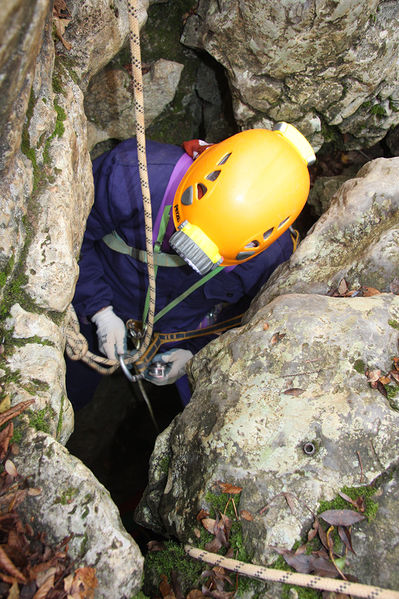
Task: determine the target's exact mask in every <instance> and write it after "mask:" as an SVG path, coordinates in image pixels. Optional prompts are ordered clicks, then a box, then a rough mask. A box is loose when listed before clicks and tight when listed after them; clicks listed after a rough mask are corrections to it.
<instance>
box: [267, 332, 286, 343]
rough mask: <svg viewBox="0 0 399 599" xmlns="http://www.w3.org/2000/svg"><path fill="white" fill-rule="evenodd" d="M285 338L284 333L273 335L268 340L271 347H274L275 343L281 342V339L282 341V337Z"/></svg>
mask: <svg viewBox="0 0 399 599" xmlns="http://www.w3.org/2000/svg"><path fill="white" fill-rule="evenodd" d="M285 336H286V333H279V332H277V333H274V335H273V337H272V338H271V339H270V343H271V344H272V345H276V343H278V342H279V341H281V339H284V337H285Z"/></svg>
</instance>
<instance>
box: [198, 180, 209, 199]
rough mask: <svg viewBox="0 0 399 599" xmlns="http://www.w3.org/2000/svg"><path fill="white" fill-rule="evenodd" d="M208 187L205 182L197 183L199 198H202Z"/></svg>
mask: <svg viewBox="0 0 399 599" xmlns="http://www.w3.org/2000/svg"><path fill="white" fill-rule="evenodd" d="M207 191H208V190H207V188H206V187H205V185H204V184H203V183H198V184H197V198H198V199H199V200H200V199H201V198H202V197H203V196H204V195H205V194H206V192H207Z"/></svg>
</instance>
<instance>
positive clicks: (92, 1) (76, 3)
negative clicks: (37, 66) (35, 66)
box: [57, 0, 149, 89]
mask: <svg viewBox="0 0 399 599" xmlns="http://www.w3.org/2000/svg"><path fill="white" fill-rule="evenodd" d="M148 5H149V1H148V0H140V1H139V3H138V8H139V25H140V26H142V25H143V23H145V21H146V19H147V12H146V11H147V8H148ZM68 8H69V10H70V13H71V21H70V23H69V24H68V27H67V29H66V30H65V34H64V38H65V40H66V41H67V42H68V43H69V44H71V49H70V50H68V51H66V50H65V48H64V47H63V46H62V44H61V42H58V43H57V49H58V51H59V52H62V53H63V54H64V55H65V56H66V58H67V59H68V60H69V61H70V62H71V63H72V64H73V70H74V72H75V73H76V75H77V77H78V78H79V81H80V85H81V86H82V88H83V89H85V88H86V86H87V84H88V83H89V81H90V79H91V78H92V77H93V75H95V74H96V73H97V72H98V71H100V70H101V69H102V68H103V67H104V66H105V65H106V64H108V63H109V61H110V60H111V58H113V57H114V56H115V54H116V53H117V52H118V51H119V50H120V48H121V47H122V46H123V44H124V42H125V40H126V37H127V35H128V33H129V18H128V13H127V2H124V1H123V0H114V1H113V2H109V1H108V0H84V1H81V0H71V2H68Z"/></svg>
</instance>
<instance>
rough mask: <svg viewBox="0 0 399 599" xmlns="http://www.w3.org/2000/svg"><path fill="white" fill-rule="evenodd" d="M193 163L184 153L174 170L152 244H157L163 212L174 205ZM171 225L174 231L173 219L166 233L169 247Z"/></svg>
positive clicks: (154, 230)
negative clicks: (179, 189)
mask: <svg viewBox="0 0 399 599" xmlns="http://www.w3.org/2000/svg"><path fill="white" fill-rule="evenodd" d="M192 163H193V159H192V158H191V156H189V155H188V154H186V153H184V154H183V155H182V156H181V157H180V158H179V160H178V161H177V162H176V164H175V168H174V169H173V171H172V174H171V176H170V177H169V181H168V184H167V186H166V189H165V193H164V195H163V198H162V202H161V205H160V207H159V210H158V214H157V216H156V219H155V223H154V227H153V232H152V242H153V243H155V242H156V240H157V238H158V233H159V227H160V225H161V220H162V215H163V211H164V209H165V207H166V206H170V205H171V204H172V203H173V199H174V197H175V193H176V189H177V187H178V185H179V183H180V181H181V180H182V177H183V175H184V174H185V172H186V171H187V169H188V167H189V166H191V164H192ZM171 223H172V230H173V228H174V227H173V219H172V218H170V219H169V223H168V227H167V229H166V233H165V237H164V239H165V242H166V243H167V245H168V246H169V243H168V242H167V240H168V239H169V237H170V233H171V232H170V231H169V229H170V226H171ZM168 233H169V234H168ZM163 249H167V248H166V247H164V246H163Z"/></svg>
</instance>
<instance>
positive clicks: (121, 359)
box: [119, 354, 144, 383]
mask: <svg viewBox="0 0 399 599" xmlns="http://www.w3.org/2000/svg"><path fill="white" fill-rule="evenodd" d="M126 355H127V356H130V355H131V354H120V355H119V364H120V365H121V368H122V371H123V374H124V375H125V377H126V378H127V379H128V381H130V382H131V383H136V382H137V381H138V380H140V379H142V378H144V374H135V375H132V374H131V373H130V371H129V369H128V367H127V366H126V363H125V360H124V357H125V356H126Z"/></svg>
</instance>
